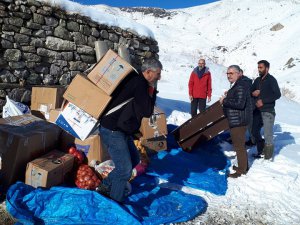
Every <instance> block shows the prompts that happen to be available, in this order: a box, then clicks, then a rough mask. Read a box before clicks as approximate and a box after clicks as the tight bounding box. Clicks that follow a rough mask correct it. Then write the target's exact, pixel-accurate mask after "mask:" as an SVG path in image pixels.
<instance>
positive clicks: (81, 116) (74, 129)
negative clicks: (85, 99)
mask: <svg viewBox="0 0 300 225" xmlns="http://www.w3.org/2000/svg"><path fill="white" fill-rule="evenodd" d="M55 124H57V125H58V126H59V127H61V128H62V129H64V130H65V131H67V132H68V133H70V134H71V135H73V136H74V137H76V138H79V139H81V140H85V139H86V138H87V137H88V136H89V135H90V134H91V133H92V132H93V130H94V129H96V128H97V125H98V121H97V120H96V119H95V118H94V117H92V116H91V115H89V114H88V113H86V112H85V111H83V110H82V109H80V108H79V107H77V106H76V105H74V104H73V103H71V102H68V103H67V105H66V106H65V108H64V109H63V111H62V112H61V113H60V114H59V116H58V117H57V119H56V121H55Z"/></svg>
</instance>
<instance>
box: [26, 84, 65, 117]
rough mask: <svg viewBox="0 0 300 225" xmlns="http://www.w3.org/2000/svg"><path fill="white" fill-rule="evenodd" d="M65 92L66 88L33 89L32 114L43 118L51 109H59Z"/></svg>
mask: <svg viewBox="0 0 300 225" xmlns="http://www.w3.org/2000/svg"><path fill="white" fill-rule="evenodd" d="M65 90H66V89H65V88H64V87H33V88H32V93H31V106H30V109H31V111H32V113H33V114H34V115H36V116H38V117H41V118H43V117H44V116H45V114H49V112H50V110H51V109H56V108H59V107H60V106H61V104H62V102H63V94H64V92H65ZM46 116H47V115H46ZM48 116H49V115H48ZM46 119H47V118H46Z"/></svg>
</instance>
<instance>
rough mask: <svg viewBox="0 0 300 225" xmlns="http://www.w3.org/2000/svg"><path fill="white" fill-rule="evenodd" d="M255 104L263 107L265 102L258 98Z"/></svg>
mask: <svg viewBox="0 0 300 225" xmlns="http://www.w3.org/2000/svg"><path fill="white" fill-rule="evenodd" d="M255 105H256V107H257V108H261V107H263V105H264V103H263V102H262V100H261V99H258V100H257V102H256V103H255Z"/></svg>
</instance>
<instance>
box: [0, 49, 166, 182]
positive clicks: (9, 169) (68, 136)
mask: <svg viewBox="0 0 300 225" xmlns="http://www.w3.org/2000/svg"><path fill="white" fill-rule="evenodd" d="M133 70H134V68H133V67H132V66H131V65H130V64H128V63H127V62H126V61H125V60H123V59H122V58H121V57H120V56H119V55H117V54H116V53H115V52H113V51H112V50H109V51H108V52H107V53H106V55H105V56H104V57H103V58H102V59H101V60H100V61H99V62H98V63H97V64H96V65H95V66H94V68H93V69H92V71H91V72H90V73H89V74H88V76H87V78H86V77H84V76H82V75H77V76H76V77H75V78H74V79H73V80H72V82H71V84H70V85H69V86H68V88H67V89H65V88H62V87H33V89H32V99H31V110H32V112H33V114H34V115H37V116H38V117H41V118H43V119H46V120H48V121H49V122H51V123H48V122H46V121H44V120H42V119H39V118H37V117H34V116H32V115H24V116H20V117H15V118H6V119H0V137H1V138H0V145H1V146H3V147H1V148H0V149H1V151H0V154H1V155H2V168H1V171H0V175H1V179H3V180H4V182H3V183H5V184H7V185H9V184H12V183H13V182H15V181H16V180H18V179H21V180H22V178H23V177H24V175H25V173H24V174H23V173H22V172H21V171H25V167H26V164H27V163H28V162H30V161H31V160H33V159H35V160H34V161H32V162H30V163H28V165H27V171H26V183H28V184H31V185H33V186H44V187H49V186H51V185H56V184H58V183H59V182H61V181H62V180H63V176H62V177H61V176H58V177H59V179H56V180H52V178H51V177H53V176H54V177H55V176H57V173H62V171H63V173H64V174H63V175H65V173H66V172H68V171H69V170H70V168H72V166H71V164H72V165H73V158H72V157H71V156H70V155H69V154H66V153H63V152H61V153H60V152H57V151H55V152H52V153H50V156H51V157H50V156H49V155H48V154H46V153H48V152H49V151H50V150H53V149H56V148H58V149H60V150H62V151H65V152H66V151H67V150H68V148H69V147H70V146H74V145H75V146H76V148H77V149H78V150H81V151H82V152H84V153H85V154H86V155H87V158H88V161H89V162H90V161H91V160H96V161H100V162H103V161H105V160H107V159H109V154H108V153H107V151H106V150H105V149H104V148H103V146H102V143H101V139H100V136H99V135H98V134H97V133H94V132H93V131H95V130H97V126H98V119H99V118H100V117H101V116H103V112H104V110H105V108H106V107H107V105H108V104H109V102H110V100H111V94H112V93H113V91H114V90H115V89H116V88H117V86H118V85H119V83H120V82H121V81H122V80H123V79H124V78H125V77H126V76H127V75H128V74H129V73H130V72H132V71H133ZM53 123H55V124H56V125H58V126H59V127H61V128H62V129H63V131H61V130H60V129H59V128H58V127H57V126H55V125H54V124H53ZM140 131H141V133H142V137H141V138H140V140H141V143H142V144H143V145H144V146H146V147H147V148H149V149H152V150H155V151H159V150H165V149H166V148H167V146H166V138H165V135H166V134H167V127H166V117H165V114H164V113H163V112H162V111H161V110H159V109H158V108H155V110H154V114H153V116H151V118H144V119H143V121H142V125H141V128H140ZM42 155H43V156H42ZM55 157H56V158H57V159H62V158H63V159H66V161H64V162H66V163H67V164H66V163H63V164H57V165H56V164H55V163H54V164H53V160H54V158H55ZM65 165H68V166H67V167H66V166H65ZM19 174H22V175H21V176H18V175H19ZM55 174H56V175H55ZM37 175H38V177H37Z"/></svg>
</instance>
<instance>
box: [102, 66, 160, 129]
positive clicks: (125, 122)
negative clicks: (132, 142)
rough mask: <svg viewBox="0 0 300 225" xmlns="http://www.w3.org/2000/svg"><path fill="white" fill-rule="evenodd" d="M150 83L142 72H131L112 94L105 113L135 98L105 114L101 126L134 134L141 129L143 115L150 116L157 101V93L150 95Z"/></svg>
mask: <svg viewBox="0 0 300 225" xmlns="http://www.w3.org/2000/svg"><path fill="white" fill-rule="evenodd" d="M148 89H149V85H148V82H147V80H146V79H145V78H144V76H143V75H142V74H137V73H135V72H133V73H131V74H129V75H128V76H127V77H126V78H125V79H124V80H123V81H122V82H121V84H120V85H119V86H118V88H117V89H116V90H115V91H114V92H113V94H112V100H111V102H110V104H109V105H108V106H107V108H106V110H105V112H104V115H105V113H106V112H108V111H109V110H110V109H112V108H114V107H115V106H117V105H119V104H121V103H123V102H124V101H126V100H127V99H130V98H132V97H133V98H134V99H132V100H131V101H130V102H128V103H127V104H126V105H124V106H122V107H121V108H120V109H118V110H117V111H115V112H113V113H111V114H109V115H107V116H103V117H102V118H101V121H100V123H101V126H103V127H105V128H107V129H110V130H113V131H123V132H125V133H126V134H134V133H135V132H137V131H138V130H139V127H140V125H141V120H142V118H143V117H150V116H151V114H152V112H153V108H154V103H155V97H156V93H154V96H153V97H150V95H149V93H148Z"/></svg>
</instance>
